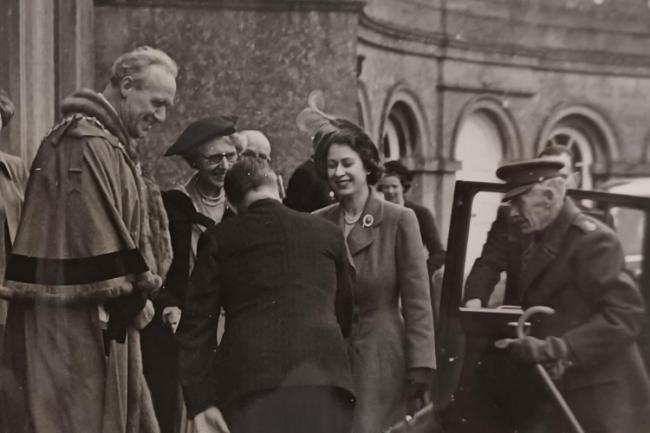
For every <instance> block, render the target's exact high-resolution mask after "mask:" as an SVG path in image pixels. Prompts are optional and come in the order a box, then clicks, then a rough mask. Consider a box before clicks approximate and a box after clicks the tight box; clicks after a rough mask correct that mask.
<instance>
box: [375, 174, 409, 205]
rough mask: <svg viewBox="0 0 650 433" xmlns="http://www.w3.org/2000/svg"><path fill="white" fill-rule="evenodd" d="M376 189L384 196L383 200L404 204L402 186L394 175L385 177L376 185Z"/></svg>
mask: <svg viewBox="0 0 650 433" xmlns="http://www.w3.org/2000/svg"><path fill="white" fill-rule="evenodd" d="M377 189H378V190H379V191H381V192H382V193H383V194H384V198H385V199H386V200H387V201H389V202H391V203H395V204H403V203H404V186H402V181H400V179H399V177H397V176H395V175H386V176H384V177H382V178H381V179H380V180H379V182H378V183H377Z"/></svg>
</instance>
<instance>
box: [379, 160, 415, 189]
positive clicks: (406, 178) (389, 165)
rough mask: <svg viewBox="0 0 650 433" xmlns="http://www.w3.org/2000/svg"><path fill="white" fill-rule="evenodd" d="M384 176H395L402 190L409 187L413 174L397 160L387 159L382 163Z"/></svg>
mask: <svg viewBox="0 0 650 433" xmlns="http://www.w3.org/2000/svg"><path fill="white" fill-rule="evenodd" d="M384 176H396V177H397V178H398V179H399V181H400V183H401V184H402V188H404V192H406V191H408V190H409V188H411V182H412V181H413V174H412V173H411V172H410V171H409V169H408V168H406V167H405V166H404V164H402V163H401V162H399V161H387V162H386V163H385V164H384Z"/></svg>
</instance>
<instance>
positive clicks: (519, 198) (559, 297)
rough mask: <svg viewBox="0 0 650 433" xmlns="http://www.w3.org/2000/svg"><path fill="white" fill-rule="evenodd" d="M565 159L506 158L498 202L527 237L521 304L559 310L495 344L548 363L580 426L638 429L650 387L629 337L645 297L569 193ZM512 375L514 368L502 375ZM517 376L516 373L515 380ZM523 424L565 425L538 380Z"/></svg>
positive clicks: (608, 237)
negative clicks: (505, 188)
mask: <svg viewBox="0 0 650 433" xmlns="http://www.w3.org/2000/svg"><path fill="white" fill-rule="evenodd" d="M561 168H562V163H561V162H558V161H553V160H548V159H543V158H540V159H532V160H527V161H521V162H516V163H511V164H506V165H503V166H501V167H499V169H498V170H497V176H498V177H499V178H501V179H503V180H504V181H505V182H506V184H507V185H508V187H509V188H508V191H507V192H506V194H505V195H504V201H509V202H510V205H511V211H510V212H511V217H512V219H513V221H514V222H515V223H516V224H518V226H519V227H520V229H521V231H522V232H523V233H529V234H531V235H532V242H531V243H530V245H529V246H528V247H527V248H526V250H525V251H524V252H523V253H522V254H521V262H522V263H521V277H520V280H519V288H518V290H519V295H518V297H519V299H520V301H521V302H520V303H521V306H522V308H524V309H526V308H528V307H531V306H534V305H546V306H549V307H551V308H553V309H554V310H555V312H556V313H555V314H554V315H552V316H548V317H547V318H545V319H544V321H543V322H540V323H537V324H535V325H534V326H533V329H532V332H531V335H530V336H527V337H524V338H521V339H504V340H499V341H497V342H496V347H498V348H499V349H497V350H505V352H504V353H505V354H506V357H511V358H513V359H514V360H517V361H521V362H523V363H524V364H530V369H531V370H532V369H533V364H534V363H539V364H542V365H544V366H545V367H546V368H547V370H548V371H549V372H550V373H551V376H552V377H553V378H554V379H555V380H556V383H557V385H558V387H559V388H560V390H561V391H562V393H563V394H564V396H565V398H566V399H567V402H568V404H569V406H570V407H571V408H572V409H573V411H574V413H575V414H576V416H577V418H578V420H579V422H580V423H581V424H582V425H583V427H584V429H585V431H586V432H599V433H600V432H612V433H613V432H641V431H643V429H644V426H647V425H649V424H648V418H647V417H648V408H649V402H650V386H649V382H648V376H647V373H646V371H645V369H644V367H643V363H642V360H641V357H640V354H639V350H638V347H637V345H636V343H635V340H636V338H637V335H638V333H639V331H640V328H641V324H642V321H643V316H644V302H643V298H642V296H641V294H640V292H639V290H638V289H637V287H636V286H635V284H634V282H633V281H632V280H631V278H630V277H629V276H628V274H627V273H626V272H625V271H624V264H625V260H624V255H623V250H622V248H621V244H620V242H619V240H618V238H617V237H616V234H615V233H614V232H613V231H612V230H611V229H610V228H609V227H608V226H607V225H605V224H603V223H601V222H600V221H598V220H596V219H594V218H591V217H589V216H587V215H585V214H583V213H582V212H580V210H579V209H578V207H577V206H576V204H575V203H574V202H573V201H572V200H571V199H570V198H568V197H566V179H565V177H563V176H562V175H561V174H560V170H561ZM503 380H506V381H513V379H512V376H509V378H505V377H504V378H503ZM517 380H521V378H518V379H517ZM529 390H532V392H533V393H534V395H532V396H528V397H526V396H524V397H522V396H516V395H513V396H512V398H513V399H522V398H523V399H528V401H529V402H531V405H530V407H529V411H528V412H527V416H526V417H525V418H524V419H520V420H519V421H520V425H517V426H510V427H512V428H513V429H518V430H519V431H535V432H541V431H543V432H563V431H571V428H570V425H569V424H568V423H567V422H566V420H565V417H564V415H563V414H562V413H561V412H560V410H559V408H558V406H557V403H556V402H555V401H553V400H552V399H551V397H550V394H549V393H548V391H547V390H546V389H544V387H543V385H542V384H541V383H531V387H530V388H529Z"/></svg>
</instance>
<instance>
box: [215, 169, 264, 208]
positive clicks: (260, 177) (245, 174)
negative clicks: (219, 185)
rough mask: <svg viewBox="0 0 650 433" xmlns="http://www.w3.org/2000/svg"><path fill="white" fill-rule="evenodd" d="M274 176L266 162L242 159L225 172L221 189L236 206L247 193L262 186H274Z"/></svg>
mask: <svg viewBox="0 0 650 433" xmlns="http://www.w3.org/2000/svg"><path fill="white" fill-rule="evenodd" d="M276 179H277V178H276V175H275V173H274V172H273V170H272V169H271V166H270V165H269V163H268V162H267V161H264V160H261V159H258V158H244V159H241V160H239V161H237V162H236V163H235V164H234V165H233V166H232V167H230V169H229V170H228V171H227V172H226V178H225V179H224V183H223V187H224V189H225V191H226V197H227V198H228V201H229V202H230V203H231V204H233V205H235V206H237V205H238V204H240V203H241V202H242V201H243V200H244V197H246V194H247V193H248V192H249V191H253V190H255V189H257V188H259V187H261V186H263V185H268V186H271V185H275V183H276Z"/></svg>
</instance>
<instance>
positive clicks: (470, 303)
mask: <svg viewBox="0 0 650 433" xmlns="http://www.w3.org/2000/svg"><path fill="white" fill-rule="evenodd" d="M539 158H545V159H552V160H556V161H560V162H562V163H563V164H564V166H563V167H562V168H561V169H560V174H561V175H562V176H563V177H564V178H565V179H566V185H567V188H577V187H578V185H579V184H580V174H579V173H577V172H575V171H574V170H573V153H572V152H571V150H570V149H569V148H567V147H566V146H549V147H546V148H545V149H544V150H543V151H542V152H540V154H539ZM510 211H511V207H510V204H509V203H504V204H502V205H501V206H499V209H498V210H497V216H496V218H495V220H494V222H493V223H492V227H491V228H490V231H489V232H488V235H487V239H486V241H485V244H484V245H483V249H482V251H481V255H480V256H479V257H478V258H477V259H476V261H475V262H474V264H473V266H472V269H471V271H470V273H469V275H468V276H467V281H466V283H465V300H466V301H465V306H467V307H472V308H480V307H485V306H488V305H490V306H491V304H492V303H494V301H491V296H492V294H493V292H494V295H495V297H499V296H497V295H502V296H503V299H502V302H501V303H502V304H504V305H519V304H520V302H521V300H520V298H519V295H518V287H519V282H518V281H519V276H520V274H521V272H520V265H521V263H520V258H521V254H522V252H523V251H524V250H525V249H526V247H527V246H528V245H529V244H530V241H531V234H530V233H528V234H526V233H522V232H521V230H520V229H519V226H518V225H517V224H516V223H515V222H514V221H513V220H512V218H511V215H510ZM591 216H593V215H591ZM502 272H506V273H507V276H508V278H507V279H506V281H505V293H502V292H501V291H500V290H497V289H495V286H496V285H497V283H498V282H499V281H500V279H501V273H502Z"/></svg>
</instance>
